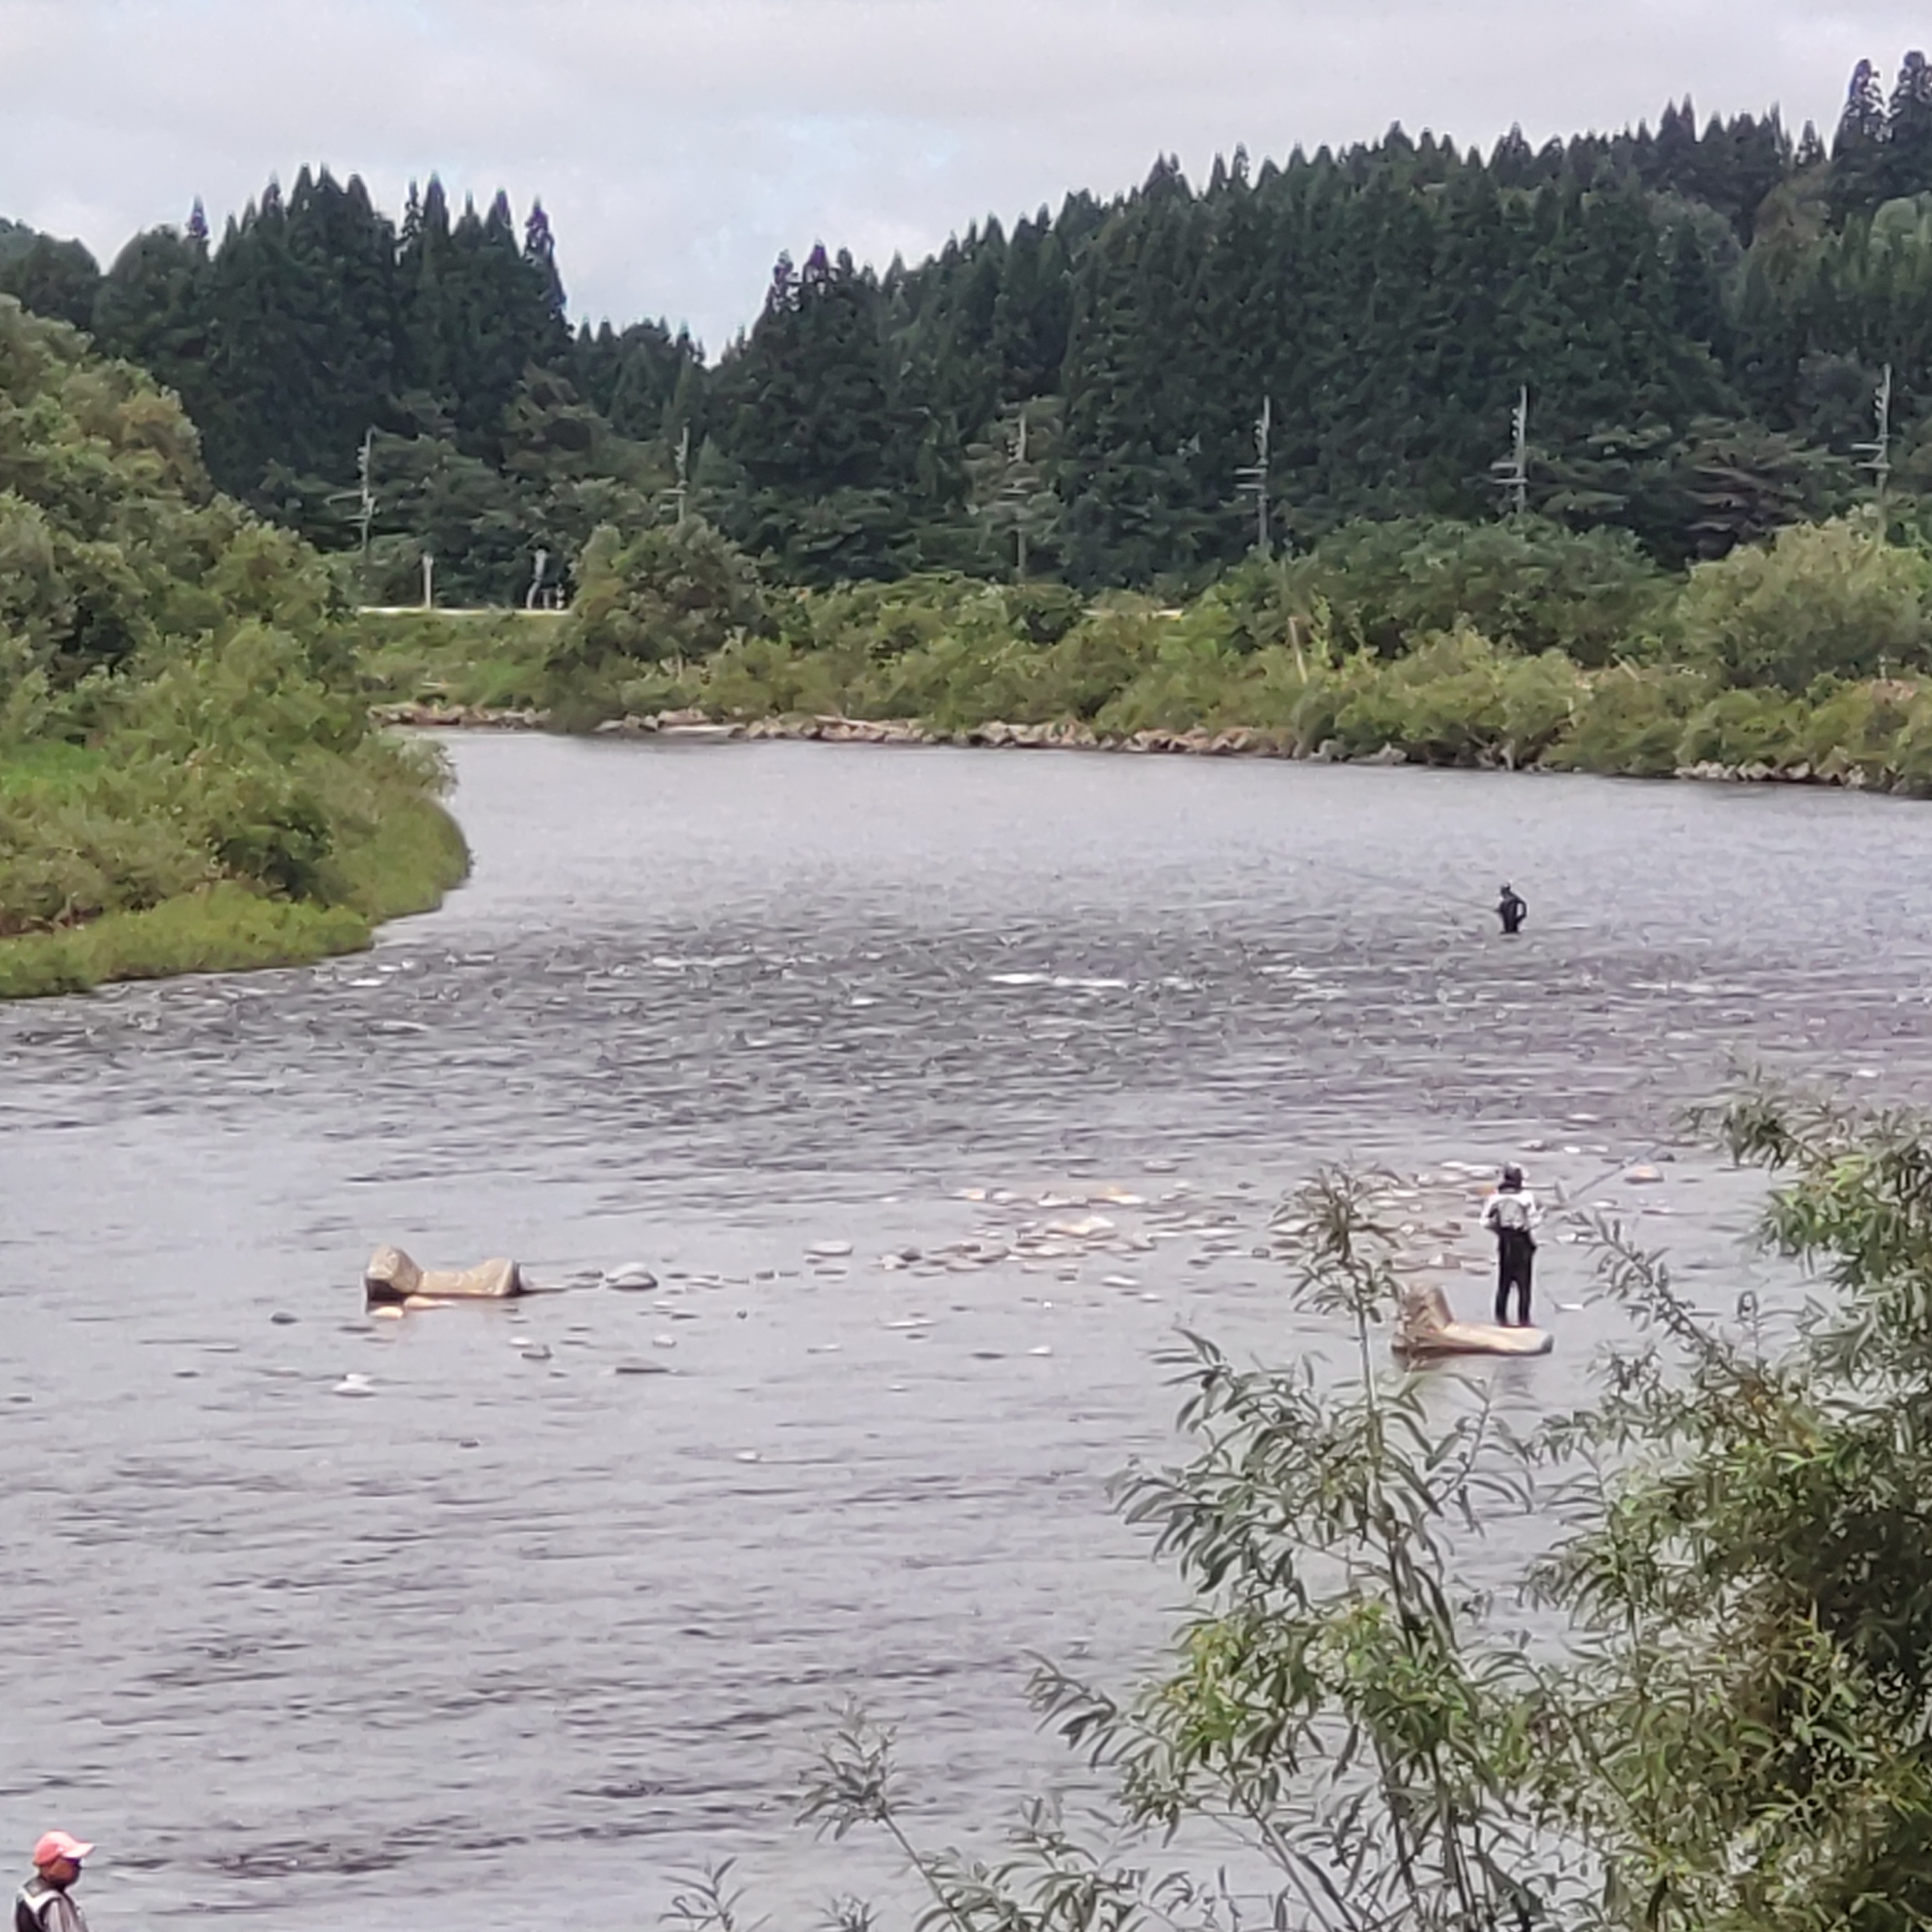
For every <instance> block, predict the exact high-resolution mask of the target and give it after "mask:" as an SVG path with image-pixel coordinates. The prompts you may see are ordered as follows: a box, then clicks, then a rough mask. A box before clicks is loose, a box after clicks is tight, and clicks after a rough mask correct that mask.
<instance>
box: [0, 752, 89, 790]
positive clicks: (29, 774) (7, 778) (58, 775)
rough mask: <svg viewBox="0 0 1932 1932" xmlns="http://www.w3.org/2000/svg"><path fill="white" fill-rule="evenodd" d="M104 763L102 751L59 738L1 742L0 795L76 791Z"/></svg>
mask: <svg viewBox="0 0 1932 1932" xmlns="http://www.w3.org/2000/svg"><path fill="white" fill-rule="evenodd" d="M104 764H105V758H103V756H102V754H101V753H99V752H97V751H90V750H89V749H88V748H87V747H86V746H85V745H68V744H66V743H64V742H61V741H58V740H52V741H49V740H35V741H31V742H30V743H27V744H24V745H6V746H0V798H20V797H23V796H25V795H26V794H27V793H28V792H30V791H31V792H37V793H54V794H60V793H66V792H72V791H78V790H79V789H80V788H81V786H84V785H85V783H86V782H87V781H88V780H89V778H92V777H93V775H94V774H96V773H97V772H98V771H99V770H101V767H102V766H103V765H104Z"/></svg>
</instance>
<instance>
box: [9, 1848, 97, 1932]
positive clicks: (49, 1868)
mask: <svg viewBox="0 0 1932 1932" xmlns="http://www.w3.org/2000/svg"><path fill="white" fill-rule="evenodd" d="M91 1851H93V1846H92V1845H90V1844H88V1843H85V1841H84V1840H82V1839H78V1838H70V1837H69V1836H68V1834H67V1833H66V1832H64V1831H49V1832H48V1833H47V1834H46V1835H45V1836H44V1837H43V1838H42V1839H41V1840H40V1842H39V1843H38V1844H37V1845H35V1847H34V1875H33V1876H32V1877H31V1878H30V1879H29V1880H27V1883H26V1884H25V1885H23V1886H22V1887H21V1888H20V1896H19V1897H18V1898H16V1899H15V1900H14V1932H87V1921H86V1920H85V1918H82V1917H81V1908H80V1907H79V1906H78V1905H76V1904H75V1903H74V1901H72V1899H71V1898H69V1897H68V1895H67V1894H68V1889H69V1888H70V1887H71V1886H72V1885H73V1884H74V1883H75V1881H76V1880H78V1879H79V1877H80V1876H81V1860H83V1859H84V1858H85V1857H86V1856H87V1855H88V1853H89V1852H91Z"/></svg>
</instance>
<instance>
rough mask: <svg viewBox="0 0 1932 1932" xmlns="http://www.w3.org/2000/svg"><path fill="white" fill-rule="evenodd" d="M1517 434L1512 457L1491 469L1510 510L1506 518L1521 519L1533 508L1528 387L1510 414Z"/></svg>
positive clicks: (1524, 388) (1518, 397) (1492, 477)
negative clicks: (1531, 502)
mask: <svg viewBox="0 0 1932 1932" xmlns="http://www.w3.org/2000/svg"><path fill="white" fill-rule="evenodd" d="M1509 423H1510V427H1511V429H1512V431H1513V432H1514V433H1513V442H1512V444H1511V448H1510V453H1509V455H1508V456H1505V457H1503V458H1501V460H1498V461H1496V462H1494V463H1492V464H1490V465H1489V469H1490V480H1491V481H1492V482H1493V483H1494V484H1495V485H1496V488H1497V489H1500V490H1501V492H1502V493H1503V500H1504V502H1505V503H1506V504H1507V505H1508V506H1509V508H1508V510H1507V512H1506V514H1508V515H1510V516H1513V517H1520V516H1521V514H1523V512H1524V511H1525V510H1527V509H1528V508H1529V507H1530V389H1529V385H1528V384H1527V383H1525V385H1524V386H1523V387H1522V388H1521V390H1518V391H1517V398H1516V407H1515V408H1514V409H1513V410H1512V411H1510V412H1509Z"/></svg>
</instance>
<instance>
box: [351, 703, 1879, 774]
mask: <svg viewBox="0 0 1932 1932" xmlns="http://www.w3.org/2000/svg"><path fill="white" fill-rule="evenodd" d="M371 715H372V716H374V717H375V718H376V720H378V722H379V723H382V724H385V725H403V726H408V727H411V728H415V729H425V730H444V731H448V730H464V731H545V730H548V729H551V714H550V713H549V712H547V711H543V710H540V709H538V708H535V707H533V706H522V707H518V706H503V707H498V706H490V705H485V704H380V705H377V706H375V707H374V708H373V710H372V713H371ZM594 735H595V736H597V737H624V738H643V737H659V738H671V739H677V740H680V741H707V740H717V741H731V740H751V739H778V738H789V739H805V740H811V741H815V742H817V743H822V744H828V745H968V746H983V747H987V748H989V749H1004V750H1015V751H1112V752H1127V753H1141V754H1148V753H1155V754H1165V755H1178V756H1187V757H1195V758H1298V759H1301V760H1303V761H1304V762H1308V763H1311V764H1356V765H1406V764H1411V763H1424V762H1426V760H1421V759H1413V758H1410V755H1409V754H1408V753H1406V751H1404V750H1403V749H1402V747H1401V746H1400V745H1383V746H1382V747H1381V749H1380V750H1378V751H1373V752H1370V753H1367V754H1365V755H1362V754H1354V755H1352V754H1350V753H1348V752H1347V751H1345V750H1344V749H1343V748H1342V746H1341V745H1340V743H1339V742H1338V741H1335V740H1334V739H1327V740H1324V741H1323V742H1322V743H1321V744H1320V745H1317V746H1316V747H1315V749H1312V750H1305V749H1302V748H1301V747H1300V746H1299V745H1298V744H1297V743H1296V741H1295V739H1294V734H1293V733H1291V732H1286V731H1269V730H1262V729H1251V728H1247V727H1237V728H1235V729H1230V730H1226V731H1198V730H1197V731H1137V732H1133V733H1125V734H1121V733H1106V732H1096V731H1095V730H1093V729H1092V728H1091V727H1090V726H1088V725H1084V724H1081V723H1080V721H1079V720H1075V719H1067V720H1062V721H1059V722H1057V723H1053V724H1047V725H1009V724H1005V723H1003V722H1001V721H1000V720H993V721H992V722H990V723H988V724H985V725H974V726H972V727H971V728H969V729H964V730H960V731H940V730H935V729H931V727H929V726H927V725H922V724H920V723H919V722H918V721H917V720H914V719H909V718H848V717H843V716H838V715H836V713H827V714H822V715H817V716H806V715H800V714H794V715H791V716H785V717H770V718H753V719H752V720H749V722H745V721H741V720H720V719H716V718H713V717H712V716H709V715H708V713H706V712H702V711H697V710H681V711H662V712H650V713H648V714H644V715H631V716H625V717H621V718H609V719H606V720H605V721H604V722H603V723H602V724H601V725H598V726H597V728H596V731H595V733H594ZM1484 763H1485V761H1483V760H1480V759H1479V760H1478V761H1477V764H1478V766H1479V767H1480V766H1483V765H1484ZM1487 763H1488V765H1489V766H1490V767H1491V768H1495V766H1496V761H1493V760H1491V761H1488V762H1487ZM1526 769H1530V770H1534V769H1536V767H1534V766H1530V767H1527V768H1526ZM1672 775H1674V776H1675V777H1677V778H1687V779H1692V780H1695V781H1697V782H1702V783H1706V784H1732V785H1765V784H1777V785H1839V786H1845V787H1846V788H1847V789H1848V790H1850V791H1885V790H1887V789H1889V786H1888V784H1887V782H1886V779H1885V777H1884V775H1883V774H1880V775H1876V776H1875V775H1874V774H1873V773H1872V771H1871V770H1870V769H1869V768H1868V767H1867V766H1864V765H1860V764H1856V763H1852V762H1850V761H1849V760H1839V759H1835V758H1827V759H1826V760H1824V761H1823V762H1819V763H1818V764H1816V765H1814V764H1812V763H1810V762H1803V761H1801V762H1798V763H1796V764H1791V765H1772V764H1768V763H1765V762H1751V763H1746V764H1741V765H1727V764H1721V763H1719V762H1717V761H1715V760H1713V759H1705V760H1702V761H1700V762H1697V763H1695V764H1690V765H1680V766H1678V767H1677V768H1676V770H1675V771H1674V774H1672Z"/></svg>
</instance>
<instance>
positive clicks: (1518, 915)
mask: <svg viewBox="0 0 1932 1932" xmlns="http://www.w3.org/2000/svg"><path fill="white" fill-rule="evenodd" d="M1529 912H1530V908H1529V907H1528V906H1526V905H1525V903H1524V902H1523V901H1522V899H1521V898H1520V897H1519V896H1518V895H1517V890H1516V888H1515V887H1514V886H1507V885H1506V886H1504V888H1503V896H1502V897H1501V898H1500V899H1498V900H1497V901H1496V917H1497V918H1498V919H1501V921H1502V923H1503V931H1505V932H1506V933H1509V934H1512V935H1514V934H1516V933H1519V932H1521V931H1522V929H1523V921H1524V920H1525V919H1526V918H1527V917H1528V916H1529Z"/></svg>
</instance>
